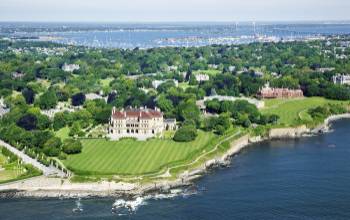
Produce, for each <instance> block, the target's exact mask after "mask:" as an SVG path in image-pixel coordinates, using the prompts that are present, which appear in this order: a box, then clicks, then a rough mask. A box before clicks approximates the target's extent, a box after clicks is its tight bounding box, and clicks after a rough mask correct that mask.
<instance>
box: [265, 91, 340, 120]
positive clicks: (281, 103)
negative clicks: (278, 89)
mask: <svg viewBox="0 0 350 220" xmlns="http://www.w3.org/2000/svg"><path fill="white" fill-rule="evenodd" d="M328 103H333V104H335V103H341V102H340V101H333V100H327V99H324V98H320V97H312V98H303V99H271V100H265V106H266V107H265V108H264V109H262V112H263V113H265V114H277V115H278V116H280V120H279V123H280V124H283V125H287V126H288V125H291V126H293V125H297V124H298V122H300V120H299V119H301V120H303V121H309V120H312V119H311V117H310V115H309V114H308V112H307V111H308V110H309V109H311V108H315V107H317V106H322V105H325V104H328Z"/></svg>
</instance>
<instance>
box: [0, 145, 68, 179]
mask: <svg viewBox="0 0 350 220" xmlns="http://www.w3.org/2000/svg"><path fill="white" fill-rule="evenodd" d="M0 146H3V147H5V148H6V149H8V150H9V151H11V152H12V153H14V154H15V155H17V156H18V157H19V158H21V159H22V161H23V162H24V163H26V164H31V165H32V166H34V167H35V168H37V169H39V170H41V171H42V172H43V174H44V175H45V176H59V177H64V176H66V174H65V173H64V172H62V171H61V170H60V169H57V168H56V167H54V166H49V167H47V166H45V165H43V164H41V163H40V162H39V161H37V160H36V159H33V158H31V157H29V156H28V155H26V154H25V153H23V152H22V151H20V150H18V149H17V148H15V147H13V146H11V145H9V144H8V143H6V142H4V141H2V140H0Z"/></svg>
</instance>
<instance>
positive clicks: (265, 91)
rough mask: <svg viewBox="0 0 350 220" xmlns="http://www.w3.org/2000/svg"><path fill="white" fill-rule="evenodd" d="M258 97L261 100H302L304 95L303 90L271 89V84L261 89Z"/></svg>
mask: <svg viewBox="0 0 350 220" xmlns="http://www.w3.org/2000/svg"><path fill="white" fill-rule="evenodd" d="M257 96H258V98H261V99H276V98H280V99H289V98H302V97H304V93H303V91H302V90H301V89H287V88H271V87H270V86H269V84H266V85H265V87H264V88H262V89H260V91H259V92H258V94H257Z"/></svg>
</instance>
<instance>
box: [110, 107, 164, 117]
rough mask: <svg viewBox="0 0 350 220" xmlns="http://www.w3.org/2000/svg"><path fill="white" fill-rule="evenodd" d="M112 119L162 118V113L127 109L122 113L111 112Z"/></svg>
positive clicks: (150, 110)
mask: <svg viewBox="0 0 350 220" xmlns="http://www.w3.org/2000/svg"><path fill="white" fill-rule="evenodd" d="M112 117H113V118H115V119H126V118H140V119H153V118H161V117H163V113H161V112H160V111H158V110H153V109H147V108H146V109H127V110H122V111H114V112H113V111H112Z"/></svg>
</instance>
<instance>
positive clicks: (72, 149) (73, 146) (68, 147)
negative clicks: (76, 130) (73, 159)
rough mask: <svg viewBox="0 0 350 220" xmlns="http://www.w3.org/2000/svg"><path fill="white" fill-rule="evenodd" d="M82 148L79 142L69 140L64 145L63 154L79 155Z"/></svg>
mask: <svg viewBox="0 0 350 220" xmlns="http://www.w3.org/2000/svg"><path fill="white" fill-rule="evenodd" d="M82 148H83V145H82V144H81V143H80V141H78V140H73V139H67V140H65V141H64V143H63V152H65V153H66V154H78V153H80V152H81V150H82Z"/></svg>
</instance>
